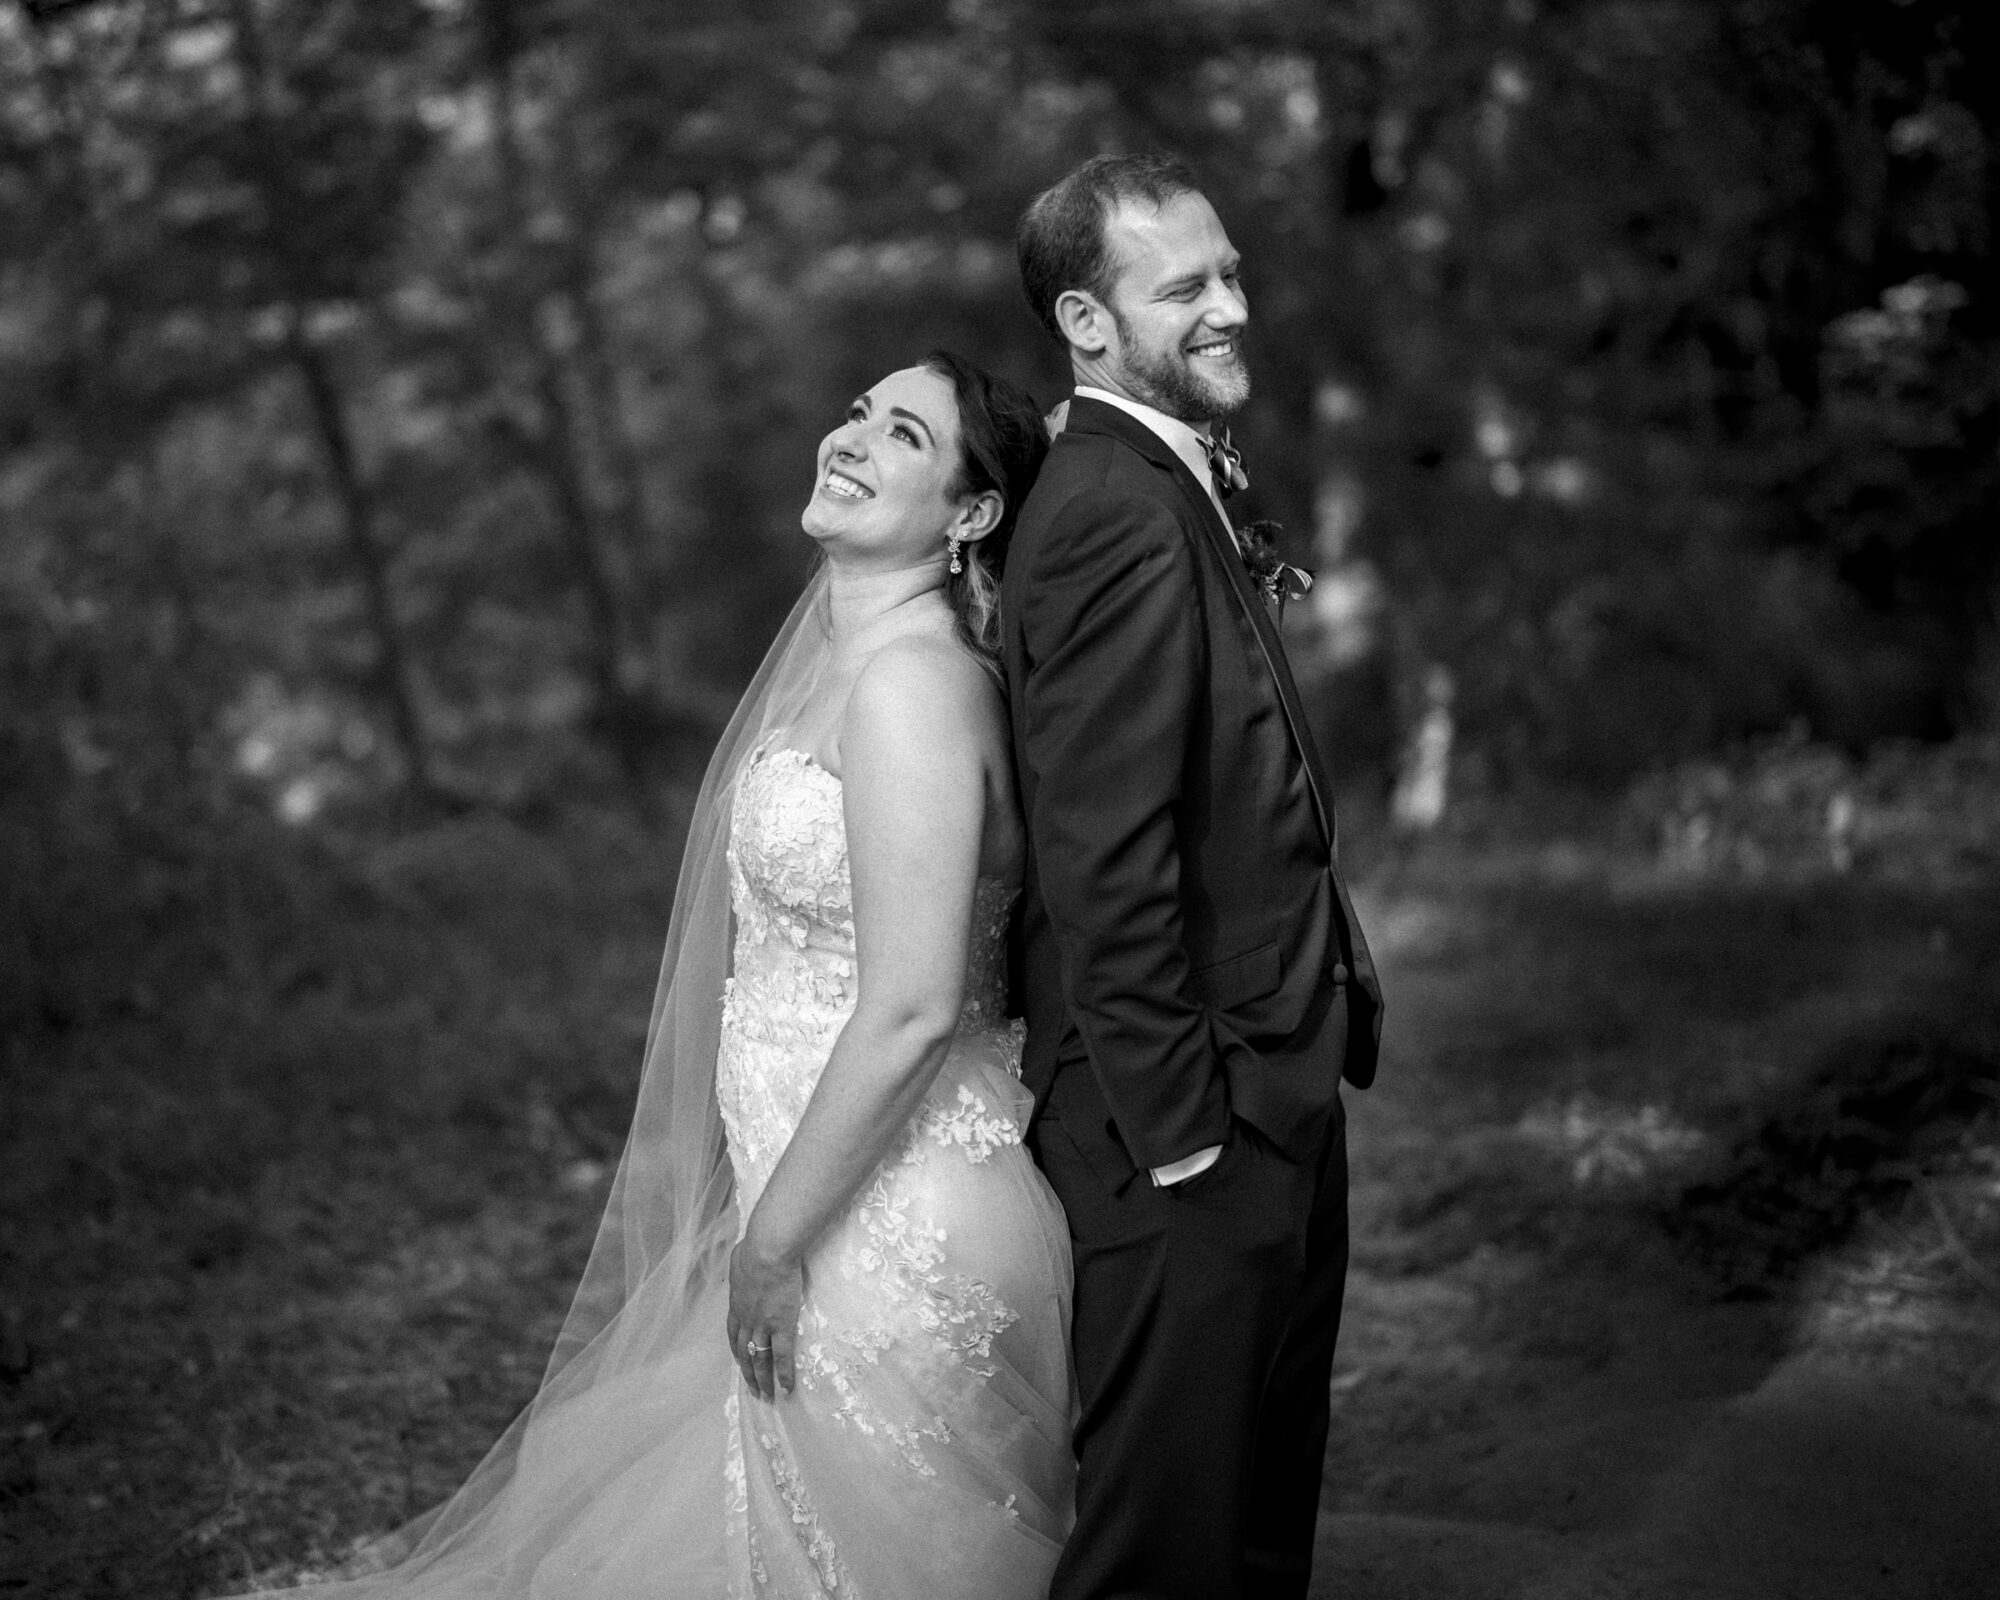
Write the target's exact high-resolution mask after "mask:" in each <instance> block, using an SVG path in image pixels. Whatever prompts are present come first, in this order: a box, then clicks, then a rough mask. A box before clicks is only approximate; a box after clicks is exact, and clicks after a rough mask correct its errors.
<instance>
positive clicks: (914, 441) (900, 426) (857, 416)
mask: <svg viewBox="0 0 2000 1600" xmlns="http://www.w3.org/2000/svg"><path fill="white" fill-rule="evenodd" d="M847 420H848V421H849V422H866V421H867V420H868V406H867V404H866V402H864V401H860V400H857V401H855V402H854V404H852V405H851V406H849V407H848V408H847ZM889 437H890V438H892V439H901V440H902V441H903V442H904V443H905V444H907V445H912V446H914V447H915V448H916V449H919V450H921V449H923V447H924V442H923V440H921V439H919V438H918V437H917V430H916V429H914V428H912V427H911V426H910V425H909V424H908V423H907V422H892V423H890V424H889Z"/></svg>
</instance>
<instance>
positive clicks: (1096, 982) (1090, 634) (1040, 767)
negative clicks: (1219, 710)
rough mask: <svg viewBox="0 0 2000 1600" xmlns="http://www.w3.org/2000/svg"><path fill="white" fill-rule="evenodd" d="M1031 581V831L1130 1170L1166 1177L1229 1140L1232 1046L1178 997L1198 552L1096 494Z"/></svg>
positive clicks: (1082, 500)
mask: <svg viewBox="0 0 2000 1600" xmlns="http://www.w3.org/2000/svg"><path fill="white" fill-rule="evenodd" d="M1025 576H1026V578H1027V580H1028V581H1027V583H1026V584H1025V585H1023V586H1022V591H1021V592H1022V593H1023V595H1024V605H1023V616H1022V619H1021V623H1022V629H1023V633H1024V635H1025V640H1024V642H1025V643H1026V645H1027V654H1028V665H1027V674H1026V679H1025V682H1024V684H1023V685H1022V697H1023V700H1022V711H1023V724H1024V747H1025V748H1024V755H1025V758H1026V762H1027V765H1028V767H1029V768H1030V770H1031V772H1032V773H1033V780H1034V781H1033V783H1032V785H1031V786H1030V790H1031V793H1032V796H1033V798H1032V801H1031V807H1030V815H1029V817H1028V826H1029V829H1030V831H1031V833H1032V836H1033V839H1034V843H1035V851H1036V859H1037V876H1038V878H1039V881H1040V885H1041V891H1042V898H1043V902H1044V904H1045V905H1046V907H1047V909H1048V914H1049V920H1050V923H1051V924H1052V926H1053V929H1054V933H1055V939H1056V948H1057V953H1058V956H1059V958H1060V962H1061V969H1062V984H1063V992H1064V997H1065V999H1066V1000H1067V1001H1068V1003H1069V1008H1070V1013H1071V1015H1072V1017H1073V1018H1074V1019H1075V1021H1076V1024H1077V1027H1078V1029H1079V1030H1080V1031H1081V1033H1082V1035H1083V1042H1084V1046H1085V1048H1086V1049H1087V1050H1088V1052H1089V1055H1090V1060H1091V1063H1092V1065H1093V1066H1094V1067H1095V1069H1096V1072H1097V1076H1098V1082H1099V1084H1100V1085H1101V1086H1102V1088H1103V1091H1104V1096H1105V1099H1106V1101H1107V1103H1108V1104H1109V1105H1110V1107H1111V1111H1112V1115H1113V1117H1114V1118H1115V1119H1116V1121H1117V1124H1118V1131H1119V1134H1120V1136H1121V1137H1122V1138H1123V1140H1124V1142H1125V1146H1126V1148H1127V1149H1128V1150H1129V1151H1130V1152H1131V1154H1132V1156H1133V1159H1134V1160H1135V1161H1137V1162H1138V1163H1139V1165H1141V1166H1143V1167H1148V1168H1159V1167H1164V1166H1170V1165H1177V1164H1179V1163H1181V1162H1182V1161H1184V1160H1186V1159H1187V1158H1189V1157H1192V1156H1194V1155H1196V1154H1197V1153H1198V1152H1201V1151H1203V1150H1204V1149H1205V1148H1206V1147H1209V1146H1214V1145H1218V1144H1220V1143H1222V1141H1223V1140H1224V1138H1225V1137H1226V1136H1227V1133H1228V1129H1229V1108H1228V1097H1227V1092H1226V1089H1225V1084H1224V1077H1223V1071H1222V1063H1221V1059H1220V1055H1219V1049H1220V1048H1228V1047H1230V1045H1231V1044H1234V1041H1223V1040H1219V1039H1218V1038H1217V1035H1216V1031H1215V1029H1214V1028H1213V1026H1212V1021H1211V1018H1210V1015H1209V1013H1208V1011H1207V1009H1206V1008H1205V1007H1204V1006H1202V1005H1201V1004H1200V1003H1199V1002H1198V1001H1196V1000H1194V999H1193V998H1192V997H1191V996H1190V994H1189V992H1188V973H1189V964H1188V958H1187V945H1186V941H1185V938H1184V930H1183V927H1182V920H1181V910H1180V878H1181V855H1180V841H1179V838H1178V836H1177V831H1176V824H1175V809H1176V803H1177V801H1178V800H1179V798H1180V794H1181V784H1182V777H1183V773H1184V771H1185V767H1186V758H1187V752H1188V746H1189V740H1190V739H1191V738H1192V737H1194V736H1195V733H1196V728H1195V723H1196V719H1197V717H1198V715H1199V713H1200V708H1201V705H1202V702H1203V698H1204V697H1203V695H1202V692H1201V690H1202V685H1203V683H1204V682H1205V681H1206V648H1207V647H1206V642H1205V638H1204V634H1203V630H1202V628H1201V626H1200V618H1199V615H1198V613H1197V604H1196V588H1195V578H1194V554H1193V551H1192V550H1191V549H1190V548H1189V544H1188V540H1187V538H1186V536H1185V535H1184V534H1183V533H1182V531H1181V529H1180V527H1179V525H1178V523H1177V522H1176V521H1175V519H1174V517H1173V516H1172V514H1171V513H1170V512H1169V511H1168V510H1167V508H1166V507H1164V506H1162V505H1159V504H1158V503H1156V502H1154V501H1151V500H1149V499H1145V498H1142V497H1139V496H1135V495H1130V494H1118V493H1113V492H1111V491H1109V490H1105V489H1101V488H1099V489H1092V490H1087V491H1085V492H1083V493H1080V494H1078V495H1076V496H1075V497H1073V498H1072V499H1070V500H1069V501H1068V502H1067V503H1066V504H1064V505H1063V506H1061V507H1060V508H1059V509H1058V510H1057V511H1056V512H1055V513H1054V515H1053V518H1052V521H1051V526H1050V527H1049V529H1048V530H1047V532H1046V534H1045V536H1044V537H1042V538H1040V539H1038V540H1037V541H1036V559H1035V565H1034V568H1033V569H1032V570H1031V571H1030V572H1028V573H1027V574H1026V575H1025ZM1235 1047H1236V1048H1244V1047H1243V1046H1241V1045H1240V1044H1236V1045H1235Z"/></svg>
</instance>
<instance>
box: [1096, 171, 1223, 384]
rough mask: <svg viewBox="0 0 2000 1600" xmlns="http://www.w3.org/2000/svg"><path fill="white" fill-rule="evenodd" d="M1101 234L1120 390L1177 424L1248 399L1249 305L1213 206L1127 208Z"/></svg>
mask: <svg viewBox="0 0 2000 1600" xmlns="http://www.w3.org/2000/svg"><path fill="white" fill-rule="evenodd" d="M1104 232H1105V243H1106V244H1107V245H1109V246H1110V249H1111V259H1112V260H1113V261H1114V262H1115V263H1117V275H1116V277H1114V279H1113V280H1112V285H1111V299H1110V303H1109V305H1107V306H1106V308H1105V309H1106V310H1107V311H1109V312H1110V314H1111V329H1110V334H1111V337H1110V339H1109V341H1108V343H1107V346H1106V350H1105V356H1106V362H1107V365H1108V366H1110V367H1111V368H1112V369H1113V372H1114V373H1115V375H1116V376H1117V377H1118V378H1119V379H1120V381H1121V382H1122V383H1123V385H1124V387H1125V389H1126V390H1127V392H1128V393H1130V394H1131V395H1132V397H1133V398H1134V399H1137V400H1143V401H1144V402H1145V403H1146V404H1148V405H1151V406H1154V407H1156V408H1158V409H1159V410H1161V411H1164V412H1166V414H1167V415H1168V416H1170V417H1179V418H1180V419H1181V420H1182V421H1183V422H1191V423H1202V422H1207V421H1210V420H1212V419H1214V418H1218V417H1226V416H1230V415H1231V414H1233V413H1234V412H1236V411H1238V410H1240V409H1241V408H1242V406H1243V403H1244V401H1246V400H1248V399H1249V398H1250V369H1249V368H1248V367H1247V366H1245V365H1244V362H1243V329H1244V328H1245V327H1246V326H1247V325H1248V323H1249V321H1250V303H1249V301H1248V300H1246V299H1245V298H1244V295H1243V286H1242V284H1241V282H1239V281H1238V277H1237V271H1238V267H1239V264H1240V261H1241V258H1240V257H1239V256H1238V255H1237V253H1236V250H1235V247H1234V246H1233V245H1231V244H1230V242H1229V235H1228V234H1227V233H1225V232H1224V231H1223V227H1222V219H1221V218H1220V217H1218V216H1217V215H1216V214H1215V208H1214V207H1213V206H1211V205H1210V204H1209V203H1208V201H1207V200H1206V199H1205V198H1204V197H1203V196H1201V195H1198V194H1192V193H1189V194H1177V195H1175V196H1174V197H1173V198H1172V199H1171V200H1169V201H1167V203H1166V204H1165V205H1162V206H1159V207H1157V208H1156V207H1153V206H1150V205H1147V204H1145V203H1144V202H1139V203H1136V204H1135V203H1133V202H1131V201H1125V202H1122V203H1121V204H1120V205H1119V206H1118V208H1117V209H1116V210H1115V211H1113V212H1112V213H1111V214H1110V216H1108V217H1107V218H1106V219H1105V224H1104Z"/></svg>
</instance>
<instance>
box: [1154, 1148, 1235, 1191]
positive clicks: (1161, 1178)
mask: <svg viewBox="0 0 2000 1600" xmlns="http://www.w3.org/2000/svg"><path fill="white" fill-rule="evenodd" d="M1221 1155H1222V1146H1221V1145H1219V1144H1212V1145H1209V1146H1208V1147H1207V1148H1206V1149H1204V1150H1197V1151H1195V1153H1194V1154H1193V1155H1191V1156H1182V1157H1181V1158H1180V1160H1178V1161H1169V1162H1168V1163H1167V1164H1166V1165H1165V1166H1164V1167H1155V1168H1153V1183H1154V1186H1155V1187H1156V1188H1161V1189H1171V1188H1172V1187H1173V1186H1174V1185H1175V1184H1177V1183H1180V1182H1181V1181H1183V1180H1184V1179H1187V1178H1192V1177H1193V1176H1194V1175H1195V1174H1196V1173H1198V1172H1206V1171H1208V1169H1209V1168H1210V1167H1212V1166H1214V1165H1215V1163H1216V1161H1217V1160H1218V1159H1219V1158H1220V1157H1221Z"/></svg>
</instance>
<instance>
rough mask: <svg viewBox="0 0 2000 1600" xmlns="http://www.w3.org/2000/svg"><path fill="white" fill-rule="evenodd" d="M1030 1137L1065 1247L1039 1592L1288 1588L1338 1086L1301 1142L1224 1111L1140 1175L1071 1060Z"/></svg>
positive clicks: (1321, 1432)
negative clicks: (1069, 1319) (1163, 1170)
mask: <svg viewBox="0 0 2000 1600" xmlns="http://www.w3.org/2000/svg"><path fill="white" fill-rule="evenodd" d="M1334 1006H1335V1011H1336V1015H1335V1016H1333V1017H1330V1018H1328V1019H1327V1021H1329V1022H1331V1023H1333V1024H1335V1025H1338V1024H1339V1023H1340V1021H1341V1020H1342V1018H1341V1017H1340V1015H1339V1014H1338V1013H1339V1010H1340V1006H1341V1002H1340V1001H1339V1000H1336V1001H1335V1002H1334ZM1335 1059H1338V1055H1337V1053H1336V1055H1335ZM1030 1137H1031V1140H1032V1143H1033V1144H1034V1147H1035V1154H1036V1156H1037V1158H1038V1159H1039V1161H1040V1162H1041V1165H1042V1169H1043V1171H1044V1172H1045V1173H1046V1174H1047V1176H1048V1179H1049V1182H1050V1184H1051V1185H1052V1187H1053V1188H1054V1189H1055V1191H1056V1194H1057V1196H1058V1198H1059V1199H1061V1201H1062V1203H1063V1207H1064V1209H1065V1210H1066V1211H1067V1212H1068V1214H1069V1225H1070V1234H1071V1238H1072V1242H1073V1245H1074V1250H1075V1259H1076V1300H1075V1312H1074V1330H1073V1343H1074V1346H1075V1351H1076V1369H1077V1384H1078V1390H1079V1398H1080V1402H1081V1412H1080V1415H1079V1418H1078V1422H1077V1431H1076V1452H1077V1463H1078V1474H1077V1522H1076V1527H1075V1530H1074V1532H1073V1533H1072V1534H1071V1536H1070V1540H1069V1543H1068V1545H1067V1546H1066V1547H1065V1549H1064V1552H1063V1556H1062V1560H1061V1563H1060V1564H1059V1565H1058V1567H1057V1569H1056V1576H1055V1580H1054V1583H1053V1585H1052V1586H1051V1588H1050V1591H1049V1593H1050V1600H1141V1597H1143V1600H1237V1597H1243V1600H1267V1597H1268V1600H1278V1597H1284V1600H1302V1597H1303V1596H1304V1595H1305V1592H1306V1582H1307V1578H1308V1575H1309V1572H1310V1569H1311V1563H1312V1547H1313V1532H1314V1526H1315V1522H1316V1518H1317V1511H1318V1505H1319V1491H1320V1480H1321V1472H1322V1462H1323V1458H1324V1455H1325V1451H1326V1438H1327V1426H1328V1413H1329V1396H1328V1385H1329V1381H1330V1379H1331V1376H1332V1369H1333V1349H1334V1341H1335V1338H1336V1337H1337V1335H1338V1333H1339V1331H1340V1304H1341V1291H1342V1287H1343V1284H1344V1280H1345V1277H1346V1272H1347V1141H1346V1125H1345V1116H1344V1114H1343V1112H1342V1110H1341V1108H1340V1105H1339V1103H1338V1101H1337V1100H1336V1101H1335V1103H1334V1106H1333V1114H1332V1119H1331V1121H1330V1123H1329V1124H1328V1127H1327V1130H1326V1133H1325V1135H1324V1138H1323V1140H1322V1141H1321V1142H1320V1144H1319V1147H1318V1148H1317V1149H1316V1150H1315V1151H1313V1152H1312V1153H1310V1154H1309V1155H1308V1156H1307V1158H1306V1159H1305V1160H1303V1161H1294V1160H1292V1159H1289V1158H1288V1157H1287V1156H1286V1155H1285V1154H1284V1153H1282V1152H1281V1151H1280V1150H1279V1149H1278V1148H1277V1147H1276V1146H1275V1145H1273V1144H1272V1143H1271V1142H1270V1141H1269V1140H1268V1139H1266V1138H1265V1137H1264V1136H1263V1135H1262V1134H1261V1133H1259V1132H1258V1130H1257V1129H1256V1128H1255V1127H1253V1126H1251V1125H1250V1124H1249V1123H1247V1122H1244V1121H1242V1120H1241V1119H1237V1120H1236V1121H1235V1123H1234V1124H1233V1126H1232V1128H1231V1133H1230V1139H1229V1142H1228V1144H1227V1145H1226V1146H1225V1147H1224V1149H1223V1153H1222V1155H1221V1157H1220V1159H1218V1160H1217V1161H1216V1163H1215V1164H1214V1165H1213V1166H1212V1167H1210V1168H1209V1169H1208V1170H1207V1171H1206V1172H1204V1173H1201V1174H1199V1175H1198V1176H1196V1177H1194V1178H1190V1179H1188V1180H1187V1181H1186V1182H1185V1183H1182V1184H1179V1185H1176V1186H1174V1187H1172V1188H1158V1187H1155V1186H1154V1185H1153V1184H1152V1182H1151V1179H1150V1177H1149V1176H1148V1175H1147V1174H1145V1173H1143V1172H1140V1171H1138V1170H1137V1169H1136V1168H1135V1166H1134V1165H1133V1163H1132V1161H1131V1159H1130V1157H1129V1156H1128V1155H1127V1154H1126V1153H1125V1150H1124V1147H1123V1145H1122V1144H1121V1143H1120V1141H1119V1139H1118V1135H1117V1132H1116V1129H1115V1126H1114V1124H1113V1123H1112V1121H1111V1117H1110V1113H1109V1110H1108V1108H1107V1107H1106V1105H1105V1103H1104V1100H1103V1097H1102V1094H1101V1092H1100V1091H1099V1089H1098V1087H1097V1083H1096V1080H1095V1077H1094V1075H1093V1074H1092V1072H1091V1071H1090V1068H1089V1065H1088V1063H1087V1062H1084V1061H1080V1060H1079V1061H1073V1062H1068V1063H1065V1064H1064V1066H1063V1067H1062V1068H1059V1070H1058V1072H1057V1076H1056V1080H1055V1082H1054V1083H1053V1084H1052V1085H1051V1086H1050V1091H1049V1095H1048V1100H1047V1104H1046V1105H1045V1106H1044V1108H1043V1109H1042V1112H1041V1114H1040V1115H1039V1116H1038V1117H1037V1119H1036V1121H1035V1125H1034V1129H1033V1131H1032V1133H1031V1136H1030Z"/></svg>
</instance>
